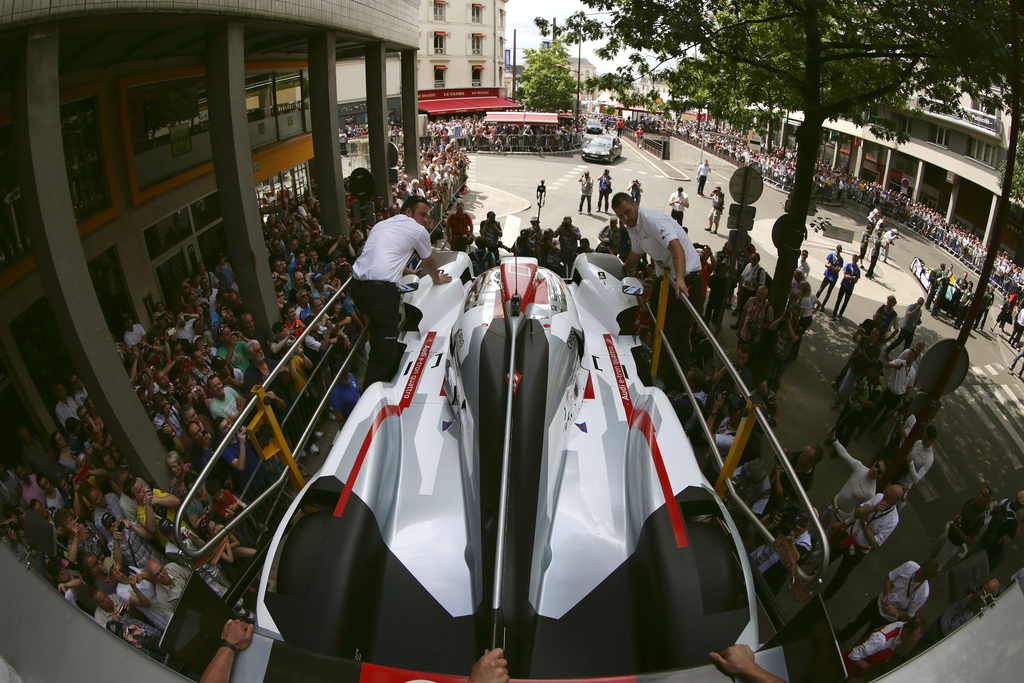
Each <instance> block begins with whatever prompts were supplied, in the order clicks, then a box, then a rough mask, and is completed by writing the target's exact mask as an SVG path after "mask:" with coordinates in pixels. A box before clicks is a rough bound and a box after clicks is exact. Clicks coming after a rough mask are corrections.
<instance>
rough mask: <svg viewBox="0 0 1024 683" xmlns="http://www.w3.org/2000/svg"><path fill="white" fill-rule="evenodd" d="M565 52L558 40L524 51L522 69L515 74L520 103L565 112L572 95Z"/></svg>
mask: <svg viewBox="0 0 1024 683" xmlns="http://www.w3.org/2000/svg"><path fill="white" fill-rule="evenodd" d="M569 68H570V67H569V51H568V50H567V49H566V47H565V45H564V44H563V43H562V41H560V40H554V41H552V42H551V46H550V47H542V48H541V49H539V50H532V49H527V50H526V68H525V69H524V70H523V74H522V76H520V77H519V82H518V85H519V86H520V89H521V90H522V94H523V95H522V97H523V104H524V105H526V108H527V109H530V110H532V111H568V110H571V109H572V107H573V98H575V97H576V78H575V77H574V76H573V75H572V73H570V71H569Z"/></svg>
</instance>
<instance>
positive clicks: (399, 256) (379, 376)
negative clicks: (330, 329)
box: [352, 195, 452, 388]
mask: <svg viewBox="0 0 1024 683" xmlns="http://www.w3.org/2000/svg"><path fill="white" fill-rule="evenodd" d="M429 216H430V204H429V203H428V202H427V200H425V199H424V198H423V197H420V196H418V195H413V196H411V197H409V198H408V199H406V200H405V202H404V203H403V204H402V213H400V214H399V215H397V216H392V217H391V218H389V219H387V220H386V221H382V222H380V223H377V224H376V225H375V226H373V229H372V230H370V233H369V235H367V237H366V243H365V244H364V245H363V251H362V253H361V254H360V256H359V258H358V259H356V262H355V264H354V265H353V266H352V275H353V277H354V281H353V282H352V300H353V301H354V302H355V304H356V306H358V307H359V310H361V311H362V312H363V314H364V315H366V317H367V318H369V320H370V324H369V329H368V332H369V338H370V357H369V359H368V360H367V363H366V375H365V379H364V384H363V386H364V388H365V387H369V386H370V385H371V384H373V383H374V382H380V381H387V380H390V379H391V378H392V377H394V375H395V372H396V371H397V370H398V363H399V362H400V361H401V350H400V348H399V345H398V332H399V329H398V327H399V305H400V304H401V297H400V296H399V293H398V281H399V280H401V279H402V275H403V273H404V272H405V266H406V264H407V263H408V262H409V259H410V258H411V257H412V254H413V252H414V251H415V252H416V253H417V254H418V255H419V257H420V259H421V262H422V264H423V268H425V269H426V271H427V273H428V274H429V275H430V279H431V280H432V281H433V283H434V284H435V285H441V284H445V283H447V282H451V281H452V278H451V276H450V275H448V274H446V273H441V272H440V271H438V269H437V259H435V258H434V253H433V251H432V249H431V246H430V235H429V234H428V233H427V231H426V225H427V218H428V217H429Z"/></svg>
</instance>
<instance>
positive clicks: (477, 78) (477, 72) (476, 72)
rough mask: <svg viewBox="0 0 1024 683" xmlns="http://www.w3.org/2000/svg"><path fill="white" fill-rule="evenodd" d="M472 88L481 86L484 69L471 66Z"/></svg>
mask: <svg viewBox="0 0 1024 683" xmlns="http://www.w3.org/2000/svg"><path fill="white" fill-rule="evenodd" d="M472 68H473V87H474V88H479V87H480V86H481V85H483V80H484V68H483V67H482V66H473V67H472Z"/></svg>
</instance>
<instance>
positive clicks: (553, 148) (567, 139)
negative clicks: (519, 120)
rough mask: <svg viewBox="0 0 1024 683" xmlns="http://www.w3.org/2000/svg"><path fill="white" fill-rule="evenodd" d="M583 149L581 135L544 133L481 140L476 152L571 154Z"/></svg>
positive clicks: (504, 134)
mask: <svg viewBox="0 0 1024 683" xmlns="http://www.w3.org/2000/svg"><path fill="white" fill-rule="evenodd" d="M582 147H583V134H582V133H560V134H557V135H556V134H554V133H545V134H543V135H509V134H506V133H502V134H501V135H498V136H497V137H496V139H495V140H494V141H491V139H490V138H487V139H483V138H481V140H480V143H479V144H477V145H476V148H475V149H476V151H477V152H537V153H544V154H550V153H554V152H573V151H577V150H579V149H581V148H582Z"/></svg>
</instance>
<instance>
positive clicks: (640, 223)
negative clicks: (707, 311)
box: [612, 192, 702, 372]
mask: <svg viewBox="0 0 1024 683" xmlns="http://www.w3.org/2000/svg"><path fill="white" fill-rule="evenodd" d="M612 210H613V211H614V212H615V215H616V216H617V217H618V219H619V222H620V223H621V224H622V227H624V228H625V229H626V233H627V234H628V235H629V238H630V241H631V245H632V246H631V248H630V252H629V256H628V257H627V258H626V261H625V263H624V264H623V267H624V269H625V270H626V272H630V271H631V270H632V269H633V268H634V267H635V266H636V265H637V264H638V263H639V262H640V258H641V257H642V256H643V255H644V254H647V255H648V256H650V257H651V260H652V261H654V263H656V264H657V265H658V266H659V267H660V268H661V270H662V271H663V272H664V273H666V274H667V275H668V276H669V277H670V282H671V283H672V287H671V288H670V291H669V297H668V308H667V310H666V313H665V328H664V329H665V334H666V335H668V338H669V342H670V343H671V345H672V350H673V351H675V353H676V355H677V357H678V359H679V364H680V366H681V367H682V369H683V372H685V371H686V370H687V368H688V367H689V364H690V363H689V361H690V344H689V338H690V327H691V326H692V325H693V318H692V316H691V315H690V312H689V311H688V310H687V307H686V305H685V304H684V303H683V302H682V301H681V299H682V297H684V296H685V297H687V298H688V299H689V300H690V302H691V303H692V304H693V305H694V306H700V300H701V299H700V298H701V289H702V287H701V275H700V273H701V266H700V257H699V256H698V255H697V250H696V249H694V247H693V242H691V241H690V238H689V236H687V234H686V233H685V232H684V231H683V229H682V228H681V227H680V226H679V225H678V224H677V223H676V222H675V221H674V220H672V219H671V218H669V217H668V216H666V215H665V214H664V213H662V212H661V211H657V210H655V209H642V208H640V206H639V204H638V203H637V202H636V200H634V199H633V198H632V197H630V196H629V195H628V194H626V193H625V192H618V193H616V194H615V196H614V197H612ZM655 291H660V288H656V290H655ZM655 310H657V309H655Z"/></svg>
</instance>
